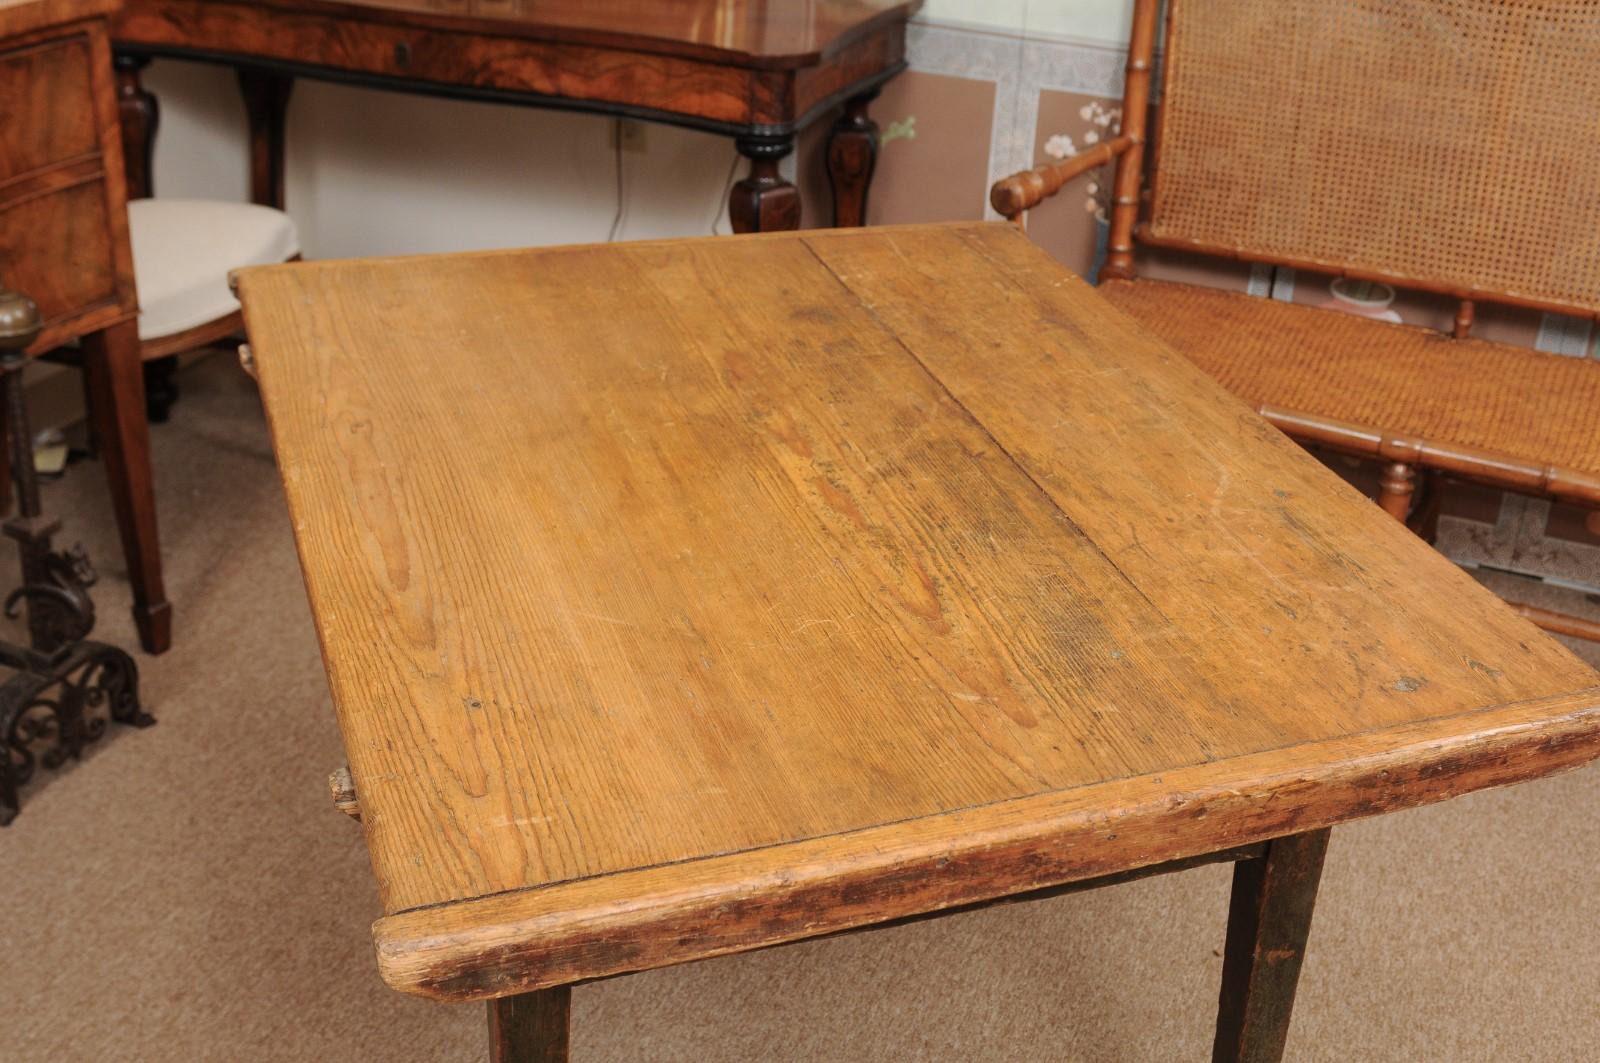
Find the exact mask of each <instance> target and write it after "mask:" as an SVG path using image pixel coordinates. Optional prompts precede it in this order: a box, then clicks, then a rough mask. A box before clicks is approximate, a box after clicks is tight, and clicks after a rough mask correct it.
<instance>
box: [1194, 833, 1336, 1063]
mask: <svg viewBox="0 0 1600 1063" xmlns="http://www.w3.org/2000/svg"><path fill="white" fill-rule="evenodd" d="M1327 851H1328V831H1327V830H1326V829H1323V830H1314V831H1308V832H1307V833H1305V834H1294V835H1290V836H1289V837H1287V838H1276V839H1274V840H1273V841H1270V842H1268V843H1267V851H1266V853H1265V854H1263V855H1262V856H1259V857H1256V858H1254V859H1251V860H1241V861H1239V862H1238V863H1237V864H1234V865H1233V896H1232V898H1231V899H1230V901H1229V903H1228V942H1227V946H1226V947H1225V949H1224V951H1223V959H1222V995H1221V998H1220V1000H1219V1001H1218V1004H1217V1038H1216V1041H1215V1043H1214V1044H1213V1046H1212V1050H1211V1059H1212V1063H1277V1061H1278V1060H1280V1059H1282V1058H1283V1046H1284V1042H1285V1041H1286V1040H1287V1039H1288V1036H1289V1016H1290V1013H1291V1012H1292V1011H1293V1009H1294V991H1295V985H1296V983H1297V982H1298V981H1299V979H1300V964H1301V962H1302V961H1303V960H1304V959H1305V952H1306V936H1307V935H1308V934H1309V933H1310V932H1311V911H1312V908H1313V907H1315V905H1316V902H1317V882H1318V880H1319V879H1320V878H1321V877H1322V858H1323V856H1324V855H1325V854H1326V853H1327Z"/></svg>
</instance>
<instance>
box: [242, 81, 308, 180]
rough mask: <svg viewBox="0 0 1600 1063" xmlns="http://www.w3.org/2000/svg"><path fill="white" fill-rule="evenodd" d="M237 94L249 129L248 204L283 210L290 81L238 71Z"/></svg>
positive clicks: (291, 83)
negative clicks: (285, 131) (284, 159)
mask: <svg viewBox="0 0 1600 1063" xmlns="http://www.w3.org/2000/svg"><path fill="white" fill-rule="evenodd" d="M238 75H239V91H240V93H241V94H242V95H243V96H244V112H245V118H246V119H247V120H248V122H249V125H250V201H251V202H252V203H258V204H260V205H261V206H263V207H276V208H277V209H278V210H282V209H283V153H284V135H283V129H284V121H285V119H286V118H287V117H288V114H289V92H290V90H291V89H293V88H294V78H292V77H290V76H289V75H287V74H278V73H274V72H272V71H268V70H254V69H251V68H248V67H240V68H239V70H238Z"/></svg>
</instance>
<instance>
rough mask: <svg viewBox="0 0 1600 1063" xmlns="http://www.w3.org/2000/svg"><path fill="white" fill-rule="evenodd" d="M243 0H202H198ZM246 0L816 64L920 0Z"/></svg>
mask: <svg viewBox="0 0 1600 1063" xmlns="http://www.w3.org/2000/svg"><path fill="white" fill-rule="evenodd" d="M193 2H194V0H129V3H128V7H129V10H130V17H132V16H135V15H138V14H141V13H146V12H154V11H160V10H163V9H169V8H170V9H180V8H184V7H187V6H193ZM240 2H241V0H199V4H200V6H207V5H212V6H218V5H222V4H232V5H238V4H239V3H240ZM248 2H249V6H254V7H259V8H262V9H265V10H273V9H281V10H285V11H291V12H305V13H318V14H328V15H335V16H342V17H344V18H346V19H349V20H351V21H372V22H395V23H404V24H407V25H413V26H432V27H436V28H439V29H460V28H473V29H476V30H477V31H479V32H494V33H501V34H505V35H508V36H519V37H531V38H536V39H539V40H546V41H562V42H569V43H574V44H588V45H595V46H599V47H607V48H627V49H634V50H638V51H645V52H657V53H662V54H667V55H677V56H694V57H700V58H706V59H712V60H717V61H722V62H734V63H739V64H740V65H746V66H753V67H769V68H775V69H786V68H791V67H801V66H814V65H816V64H817V63H819V62H821V61H822V60H823V59H824V58H825V57H827V56H828V55H831V54H833V53H835V52H837V51H838V50H840V49H841V48H844V47H846V46H847V45H849V44H850V42H851V41H853V40H855V39H856V38H857V37H858V36H860V35H861V34H863V33H867V32H870V31H871V30H872V29H874V28H876V27H879V26H881V25H884V24H887V23H892V22H903V21H905V19H907V18H909V17H910V15H911V14H912V13H913V12H915V11H916V10H917V9H918V8H920V7H921V6H922V0H807V2H805V3H796V2H794V0H743V2H735V3H729V2H728V0H671V2H667V3H663V2H662V0H248Z"/></svg>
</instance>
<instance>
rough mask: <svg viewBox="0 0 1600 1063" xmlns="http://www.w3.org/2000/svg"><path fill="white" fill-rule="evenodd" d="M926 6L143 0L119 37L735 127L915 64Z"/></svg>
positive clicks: (798, 119)
mask: <svg viewBox="0 0 1600 1063" xmlns="http://www.w3.org/2000/svg"><path fill="white" fill-rule="evenodd" d="M918 6H920V5H919V4H918V3H891V2H887V0H846V2H838V3H827V4H821V5H792V4H782V3H776V2H775V3H771V4H760V3H758V4H748V5H738V6H736V7H734V8H729V7H728V6H727V5H723V4H710V3H703V4H688V5H685V4H654V3H650V4H640V3H631V4H624V3H610V4H591V3H582V4H579V3H567V2H561V3H540V4H538V5H533V4H528V5H526V6H522V5H503V4H501V5H494V6H493V7H492V9H491V8H489V7H484V8H482V9H469V8H462V7H460V6H456V5H451V6H448V7H447V6H445V5H434V4H413V3H400V2H395V3H361V4H349V3H328V2H324V0H286V2H281V3H255V2H242V0H136V2H134V3H130V4H129V5H127V6H126V7H125V8H124V9H123V10H122V11H121V12H120V13H119V14H118V16H117V19H116V22H115V36H116V39H117V42H118V44H119V46H123V47H131V48H134V49H150V50H154V51H156V52H158V53H160V54H172V53H175V52H176V53H194V54H196V55H200V56H204V57H212V58H215V57H222V56H225V57H229V58H233V59H239V60H271V61H274V62H276V63H278V64H288V65H289V66H290V67H291V68H292V69H294V70H295V71H296V72H297V73H300V74H304V75H306V76H317V75H318V74H319V73H324V74H325V73H326V72H328V71H338V72H342V73H345V74H358V75H364V76H367V77H372V78H380V79H397V80H401V81H404V82H408V83H433V84H437V85H440V86H449V87H451V88H454V89H461V90H477V91H481V92H492V93H499V94H503V95H510V96H514V97H515V96H522V97H529V98H534V97H536V98H539V99H543V100H547V101H555V100H564V101H572V102H573V103H583V104H586V105H590V106H591V108H592V109H605V108H608V107H616V108H632V109H634V110H635V111H638V112H640V114H641V116H643V117H657V118H661V119H663V120H669V121H670V120H679V121H681V122H682V124H691V125H698V126H702V127H706V128H716V129H719V130H721V131H725V132H737V131H740V130H752V131H753V130H756V129H760V130H762V131H765V132H773V131H782V132H790V131H792V130H793V129H794V128H795V127H796V126H797V125H801V124H804V123H805V122H806V121H808V120H809V119H810V118H811V117H813V116H814V115H815V114H816V113H818V112H819V111H820V110H822V109H825V107H826V106H827V105H828V102H829V101H830V100H831V99H833V98H835V97H837V96H840V95H845V94H848V93H849V92H850V91H852V90H853V88H854V87H855V86H858V85H865V84H866V83H869V82H870V83H876V82H878V81H881V80H883V79H884V78H886V77H888V76H890V75H892V74H893V73H894V72H896V71H898V70H899V69H901V68H902V67H903V66H904V58H903V56H904V40H905V26H906V21H907V19H909V17H910V15H911V13H912V12H913V11H915V10H916V8H917V7H918ZM628 20H632V21H631V22H630V21H628ZM624 26H629V27H631V29H632V32H628V31H623V30H621V29H619V27H624Z"/></svg>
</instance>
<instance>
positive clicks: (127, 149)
mask: <svg viewBox="0 0 1600 1063" xmlns="http://www.w3.org/2000/svg"><path fill="white" fill-rule="evenodd" d="M115 65H116V69H117V122H118V125H120V126H121V132H122V166H123V171H124V172H125V173H126V174H127V176H128V198H129V199H146V198H148V197H150V196H153V195H155V191H154V189H155V182H154V180H153V178H154V176H155V151H156V129H157V128H158V127H159V126H160V125H161V107H160V105H159V104H158V103H157V102H156V97H155V94H154V93H152V92H149V91H147V90H146V89H145V87H144V82H143V80H142V77H141V76H142V74H143V72H144V68H145V67H147V66H149V65H150V59H149V57H148V56H143V55H121V54H119V55H117V56H116V58H115Z"/></svg>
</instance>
